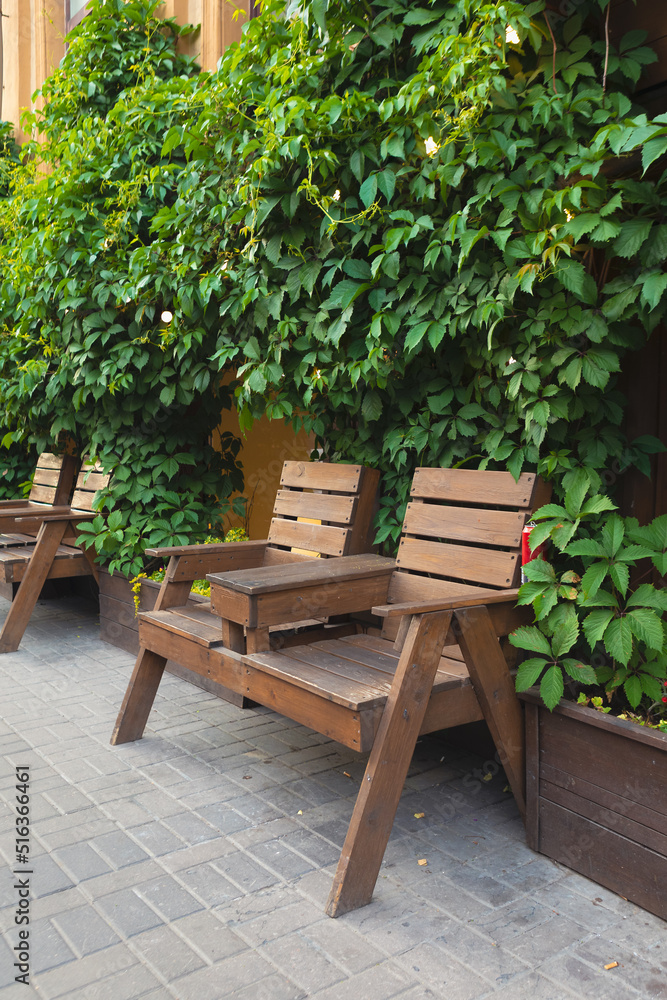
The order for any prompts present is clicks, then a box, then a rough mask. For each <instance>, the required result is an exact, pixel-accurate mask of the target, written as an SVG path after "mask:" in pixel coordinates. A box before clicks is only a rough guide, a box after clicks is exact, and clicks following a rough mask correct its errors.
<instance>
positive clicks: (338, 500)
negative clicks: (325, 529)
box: [273, 490, 357, 525]
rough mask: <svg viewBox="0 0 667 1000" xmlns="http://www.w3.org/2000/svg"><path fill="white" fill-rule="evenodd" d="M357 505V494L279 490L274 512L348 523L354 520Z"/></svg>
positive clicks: (336, 522) (333, 522) (287, 515)
mask: <svg viewBox="0 0 667 1000" xmlns="http://www.w3.org/2000/svg"><path fill="white" fill-rule="evenodd" d="M356 506H357V497H356V496H339V495H338V494H336V493H299V492H297V491H296V490H279V491H278V493H277V494H276V502H275V503H274V505H273V512H274V514H280V515H281V516H282V517H313V518H317V519H318V520H321V521H327V522H329V523H331V524H340V525H346V524H349V523H350V522H351V521H352V519H353V516H354V513H355V510H356Z"/></svg>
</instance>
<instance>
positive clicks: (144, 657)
mask: <svg viewBox="0 0 667 1000" xmlns="http://www.w3.org/2000/svg"><path fill="white" fill-rule="evenodd" d="M166 662H167V660H166V658H165V657H164V656H159V655H158V654H157V653H154V652H152V650H150V649H141V650H140V652H139V656H138V657H137V662H136V663H135V665H134V672H133V674H132V677H131V679H130V683H129V684H128V685H127V691H126V692H125V697H124V698H123V704H122V705H121V706H120V712H119V713H118V718H117V719H116V728H115V729H114V731H113V735H112V737H111V745H112V746H117V745H118V744H119V743H132V742H133V741H134V740H140V739H141V737H142V736H143V735H144V729H145V728H146V723H147V722H148V716H149V715H150V711H151V708H152V707H153V702H154V701H155V695H156V694H157V689H158V687H159V685H160V681H161V680H162V674H163V673H164V666H165V663H166Z"/></svg>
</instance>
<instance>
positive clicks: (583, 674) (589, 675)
mask: <svg viewBox="0 0 667 1000" xmlns="http://www.w3.org/2000/svg"><path fill="white" fill-rule="evenodd" d="M561 662H562V665H563V668H564V670H565V672H566V673H567V674H568V675H569V676H570V677H572V678H573V679H574V680H575V681H579V683H580V684H597V682H598V679H597V676H596V673H595V670H594V669H593V667H591V666H590V665H589V664H587V663H581V661H580V660H575V659H572V658H570V657H567V658H566V659H564V660H562V661H561Z"/></svg>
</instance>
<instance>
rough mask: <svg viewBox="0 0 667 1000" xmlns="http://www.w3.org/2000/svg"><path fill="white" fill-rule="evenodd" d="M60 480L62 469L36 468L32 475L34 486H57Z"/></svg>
mask: <svg viewBox="0 0 667 1000" xmlns="http://www.w3.org/2000/svg"><path fill="white" fill-rule="evenodd" d="M59 480H60V469H59V468H58V469H40V468H37V469H35V475H34V476H33V477H32V482H33V486H54V487H55V486H57V485H58V482H59Z"/></svg>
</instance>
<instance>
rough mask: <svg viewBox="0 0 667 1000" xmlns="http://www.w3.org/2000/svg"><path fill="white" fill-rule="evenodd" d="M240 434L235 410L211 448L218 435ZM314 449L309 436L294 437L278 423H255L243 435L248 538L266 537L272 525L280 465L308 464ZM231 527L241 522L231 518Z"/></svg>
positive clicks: (215, 443)
mask: <svg viewBox="0 0 667 1000" xmlns="http://www.w3.org/2000/svg"><path fill="white" fill-rule="evenodd" d="M225 431H229V432H231V433H232V434H234V435H235V437H238V436H239V434H240V431H239V425H238V420H237V418H236V412H235V411H231V412H230V411H228V412H226V413H224V414H223V421H222V423H221V425H220V428H219V431H218V433H217V434H215V435H214V436H213V446H214V447H217V445H218V444H219V441H220V432H222V433H224V432H225ZM312 450H313V441H312V439H311V437H310V436H309V435H307V434H305V433H304V432H301V433H300V434H298V435H295V434H294V432H293V431H292V429H291V428H290V427H289V426H286V425H285V424H284V423H283V422H282V421H281V420H268V419H267V418H266V417H262V419H261V420H257V421H256V422H255V423H254V424H253V426H252V427H251V428H250V430H249V431H248V432H247V433H246V434H245V435H244V436H243V445H242V450H241V463H242V465H243V474H244V477H245V489H244V494H243V495H244V496H247V497H248V498H249V500H250V501H251V503H250V505H249V508H248V509H249V512H250V519H249V525H248V530H249V534H250V537H251V538H254V539H260V538H266V536H267V534H268V531H269V524H270V523H271V512H272V510H273V501H274V500H275V496H276V490H277V489H278V487H279V485H280V473H281V471H282V467H283V462H286V461H308V459H309V457H310V453H311V452H312ZM229 523H230V526H232V527H236V526H237V525H240V524H242V521H241V520H240V519H239V518H237V517H234V516H230V518H229Z"/></svg>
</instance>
